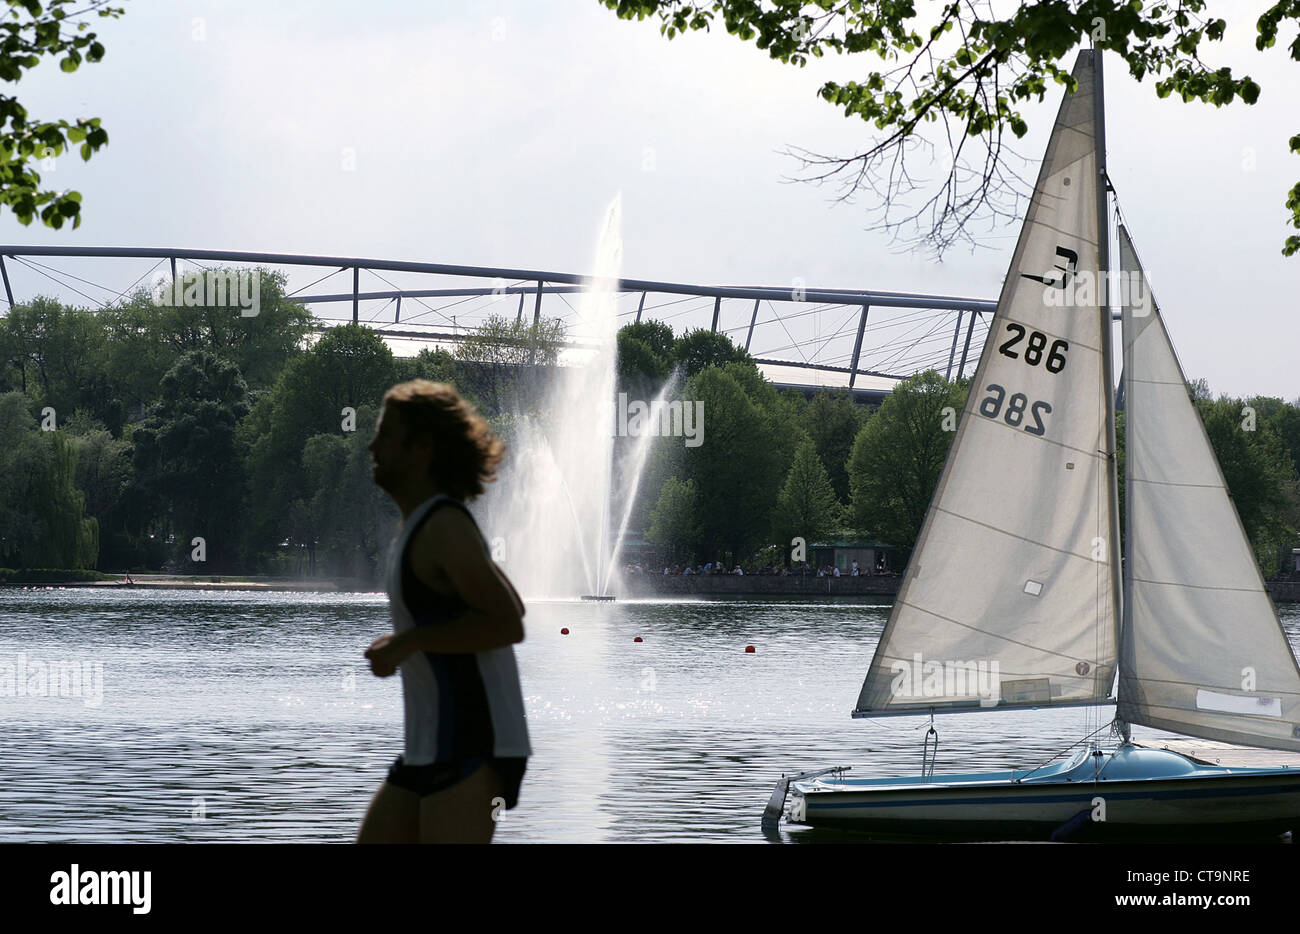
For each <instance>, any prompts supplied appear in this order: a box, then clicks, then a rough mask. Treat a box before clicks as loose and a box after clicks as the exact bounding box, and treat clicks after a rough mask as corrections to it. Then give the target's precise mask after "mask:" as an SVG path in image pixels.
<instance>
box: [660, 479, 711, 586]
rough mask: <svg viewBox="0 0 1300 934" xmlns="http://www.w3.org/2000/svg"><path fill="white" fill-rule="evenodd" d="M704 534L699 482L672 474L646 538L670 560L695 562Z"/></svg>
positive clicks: (665, 486)
mask: <svg viewBox="0 0 1300 934" xmlns="http://www.w3.org/2000/svg"><path fill="white" fill-rule="evenodd" d="M702 534H703V526H702V524H701V522H700V513H699V496H698V493H697V491H696V488H695V481H694V480H684V481H683V480H679V479H677V478H676V477H669V478H668V480H667V482H665V483H664V485H663V488H662V489H660V491H659V500H658V502H656V503H655V507H654V509H652V510H651V511H650V529H649V531H647V532H646V540H647V541H649V542H650V543H651V544H652V545H655V546H657V547H659V548H660V549H662V550H663V551H664V552H666V553H667V554H668V555H669V560H670V561H674V562H676V561H684V562H686V563H687V564H692V563H694V561H695V554H696V550H697V549H698V548H699V545H700V538H701V535H702Z"/></svg>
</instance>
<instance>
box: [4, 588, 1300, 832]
mask: <svg viewBox="0 0 1300 934" xmlns="http://www.w3.org/2000/svg"><path fill="white" fill-rule="evenodd" d="M1283 612H1284V624H1285V626H1286V628H1287V632H1288V635H1289V637H1290V638H1291V641H1292V645H1293V647H1294V646H1295V645H1296V644H1297V643H1300V612H1297V609H1296V608H1284V610H1283ZM888 613H889V608H888V606H887V605H870V604H865V603H826V602H820V603H818V602H803V601H793V600H792V601H773V600H765V601H762V602H747V601H732V602H620V603H614V604H589V603H581V602H576V601H575V602H552V603H530V604H529V610H528V615H527V617H526V619H525V625H526V628H527V640H526V641H525V642H524V643H523V644H521V645H519V646H517V647H516V652H517V654H518V659H519V666H520V674H521V678H522V681H523V689H524V697H525V702H526V704H527V710H528V725H529V730H530V733H531V738H532V744H533V749H534V756H533V758H532V759H531V760H530V761H529V768H528V774H527V777H526V778H525V780H524V785H523V789H522V793H521V797H520V806H519V807H518V808H517V809H515V810H513V811H509V812H506V813H505V814H504V815H503V818H502V821H501V823H500V825H499V826H498V830H497V835H496V840H497V842H501V843H507V842H509V843H530V842H610V841H615V842H652V841H657V842H663V841H704V840H707V841H731V842H742V843H743V842H758V841H761V840H762V839H763V837H762V836H761V834H760V832H759V816H760V814H761V813H762V810H763V806H764V804H765V803H766V801H767V798H768V795H769V793H770V792H771V789H772V786H773V784H774V783H775V781H776V780H777V779H778V778H779V777H780V776H781V774H782V772H786V773H790V772H795V771H801V770H805V769H811V768H817V767H826V766H832V765H851V766H852V767H853V773H854V774H860V775H867V776H871V775H891V774H907V773H914V772H916V771H918V769H919V767H920V763H921V743H922V737H923V735H924V733H925V728H926V726H927V725H928V724H927V723H926V722H925V721H924V720H923V719H922V718H910V717H909V718H889V719H884V720H876V721H866V720H856V721H855V720H851V719H850V717H849V711H850V710H851V709H852V707H853V704H854V702H855V701H856V699H857V693H858V689H859V687H860V686H861V683H862V678H863V675H864V674H865V673H866V670H867V665H868V663H869V662H870V659H871V655H872V651H873V650H874V648H875V644H876V640H877V639H878V637H879V635H880V630H881V628H882V627H883V625H884V623H885V620H886V619H887V617H888ZM564 627H567V628H568V629H569V634H568V635H561V632H560V630H561V628H564ZM388 628H389V621H388V607H387V601H386V598H385V597H384V596H383V595H381V594H295V593H257V592H219V593H203V592H196V591H181V590H143V591H142V590H98V589H90V588H69V589H66V590H61V589H54V590H44V589H42V590H29V591H23V590H14V589H5V590H0V661H7V662H9V663H10V664H13V665H14V666H15V667H17V666H18V664H19V661H20V656H21V657H22V661H23V662H24V663H26V664H27V665H28V666H29V670H30V668H31V667H32V666H34V665H35V664H36V663H38V662H43V663H45V664H46V665H50V664H53V663H69V662H71V663H79V664H83V665H88V666H89V669H88V670H91V671H94V670H99V669H98V668H97V667H96V666H102V672H103V682H102V698H101V699H100V700H99V701H98V702H97V701H96V699H95V698H94V697H93V696H87V694H88V693H90V692H87V691H86V690H85V689H84V688H83V692H82V693H83V696H80V697H76V696H71V697H68V696H65V697H57V696H47V697H31V696H0V736H3V750H2V760H0V761H3V775H4V781H3V782H0V841H4V842H15V841H64V842H105V843H108V842H112V843H117V842H139V843H145V842H150V843H163V842H183V841H184V842H249V841H251V842H311V841H320V842H334V843H344V842H349V841H351V840H352V839H353V838H354V837H355V835H356V831H357V828H358V826H359V824H360V821H361V818H362V815H363V814H364V812H365V809H366V806H367V804H368V803H369V800H370V797H371V795H372V794H373V793H374V790H375V789H376V788H377V787H378V785H379V783H380V782H381V781H382V779H383V777H384V773H385V770H386V769H387V767H388V765H389V763H390V762H391V761H392V760H393V758H394V757H395V756H396V755H397V754H398V753H399V752H400V751H401V737H402V709H401V694H400V691H401V688H400V684H399V681H398V679H397V678H389V679H382V680H381V679H377V678H375V677H373V676H372V675H371V674H370V673H369V669H368V668H367V666H366V664H365V661H364V659H363V658H362V652H363V651H364V650H365V648H366V646H367V645H369V643H370V642H371V641H372V640H373V639H374V638H375V637H377V636H379V635H380V634H382V633H383V632H385V631H387V630H388ZM636 636H640V637H641V638H642V639H643V640H644V641H643V642H641V643H636V642H634V641H633V639H634V638H635V637H636ZM746 645H753V646H754V647H755V649H756V651H755V652H754V653H753V654H747V653H746V652H745V647H746ZM1111 713H1112V708H1106V707H1102V708H1096V709H1086V708H1085V709H1072V710H1058V711H1041V712H1032V711H1026V712H1015V713H1005V712H1004V713H990V714H979V713H974V714H962V715H960V716H949V717H941V718H939V722H938V728H939V732H940V749H939V768H938V771H940V772H943V771H964V770H971V769H985V768H989V769H993V768H999V769H1001V768H1011V767H1023V766H1032V765H1037V764H1039V763H1040V762H1042V761H1043V760H1045V759H1046V758H1048V757H1050V756H1052V755H1053V754H1055V753H1057V752H1059V751H1061V750H1062V749H1064V748H1065V747H1067V746H1069V745H1070V744H1072V743H1073V742H1075V741H1076V740H1077V739H1079V738H1080V737H1081V736H1083V735H1084V734H1085V733H1087V732H1089V731H1090V730H1091V729H1093V728H1095V726H1096V725H1097V722H1098V720H1099V718H1100V719H1105V720H1108V719H1109V717H1110V715H1111ZM1161 735H1163V734H1159V733H1157V732H1156V731H1152V730H1143V729H1135V730H1134V737H1135V739H1138V740H1139V741H1141V740H1144V739H1155V738H1157V737H1159V736H1161ZM783 837H784V839H787V840H791V841H805V842H808V841H813V840H817V839H825V837H820V838H819V837H818V836H816V835H814V833H813V832H811V831H806V830H801V829H795V830H793V831H783Z"/></svg>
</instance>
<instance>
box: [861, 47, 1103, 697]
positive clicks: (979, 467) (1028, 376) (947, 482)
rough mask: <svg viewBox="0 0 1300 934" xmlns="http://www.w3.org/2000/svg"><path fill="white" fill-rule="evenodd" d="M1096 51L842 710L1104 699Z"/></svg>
mask: <svg viewBox="0 0 1300 934" xmlns="http://www.w3.org/2000/svg"><path fill="white" fill-rule="evenodd" d="M1098 57H1099V56H1098V53H1095V52H1087V51H1085V52H1083V53H1081V54H1080V57H1079V60H1078V61H1077V62H1076V64H1075V68H1074V78H1075V80H1076V81H1077V82H1078V87H1077V89H1076V91H1075V92H1074V93H1073V94H1070V95H1067V96H1066V98H1065V100H1064V102H1063V103H1062V104H1061V109H1060V112H1059V114H1058V115H1057V118H1056V124H1055V126H1054V127H1053V129H1052V136H1051V140H1050V141H1049V143H1048V146H1047V154H1046V156H1045V157H1044V160H1043V165H1042V168H1041V170H1040V173H1039V177H1038V182H1037V185H1036V186H1035V188H1034V194H1033V198H1032V200H1031V203H1030V205H1029V210H1028V213H1027V215H1026V218H1025V223H1024V227H1023V229H1022V231H1021V234H1020V240H1019V242H1018V243H1017V245H1016V250H1015V254H1014V256H1013V258H1012V261H1011V267H1010V270H1009V272H1008V274H1007V278H1006V281H1005V283H1004V284H1003V288H1002V294H1001V296H1000V298H999V300H998V307H997V312H996V313H995V315H994V318H993V321H992V322H991V324H990V328H989V334H988V338H987V341H986V343H985V346H984V351H983V353H982V354H981V357H980V363H979V367H978V369H977V370H976V372H975V376H974V382H973V383H972V384H971V389H970V395H969V397H968V399H967V402H966V406H965V410H964V412H963V414H962V417H961V419H960V421H959V423H958V427H957V434H956V437H955V438H954V439H953V444H952V449H951V451H950V452H949V455H948V461H947V464H946V465H945V467H944V473H943V476H942V478H941V479H940V481H939V487H938V490H937V491H936V493H935V496H934V498H933V500H932V501H931V504H930V509H929V512H928V513H927V516H926V520H925V523H924V526H923V528H922V530H921V534H920V537H919V539H918V541H917V545H916V549H915V551H914V553H913V556H912V559H911V561H910V562H909V564H908V567H907V572H906V575H905V577H904V580H903V585H902V587H901V589H900V592H899V596H898V599H897V601H896V602H895V604H894V608H893V612H892V614H891V615H890V618H889V622H888V624H887V625H886V627H885V630H884V632H883V634H882V635H881V638H880V644H879V646H878V648H877V649H876V653H875V656H874V658H873V659H872V663H871V668H870V670H869V671H868V673H867V678H866V681H865V683H864V684H863V685H862V692H861V694H860V695H859V697H858V704H857V709H856V710H855V711H854V716H879V715H882V714H890V713H918V712H925V711H928V710H953V709H980V708H995V707H998V708H1006V707H1013V708H1014V707H1040V706H1051V705H1065V704H1080V703H1097V702H1102V701H1104V700H1106V698H1107V695H1108V693H1109V691H1110V687H1111V685H1112V683H1113V680H1114V676H1115V654H1116V638H1117V633H1116V630H1117V624H1118V620H1117V611H1116V606H1117V603H1118V593H1117V591H1118V569H1117V561H1116V559H1115V555H1116V553H1117V537H1116V530H1115V528H1114V525H1115V521H1116V520H1115V513H1114V508H1113V505H1112V502H1113V501H1112V490H1113V489H1114V487H1113V483H1114V481H1113V479H1112V477H1113V469H1114V467H1113V456H1112V454H1113V452H1112V441H1111V434H1112V432H1111V427H1110V412H1109V405H1110V399H1109V395H1110V376H1109V373H1110V367H1109V355H1110V323H1109V310H1108V309H1103V308H1102V307H1101V303H1102V298H1101V295H1099V288H1098V287H1099V285H1101V283H1100V282H1099V281H1098V275H1097V271H1098V270H1099V268H1101V266H1102V262H1101V259H1102V257H1101V255H1100V250H1099V246H1098V243H1099V236H1098V231H1099V228H1100V224H1099V217H1098V211H1099V209H1098V200H1099V199H1098V190H1097V186H1098V179H1099V173H1100V170H1101V168H1102V166H1101V160H1100V157H1099V146H1098V142H1097V138H1098V135H1099V129H1100V127H1099V125H1098V113H1099V111H1100V107H1099V103H1098V101H1097V100H1094V92H1095V91H1099V88H1097V87H1096V85H1097V83H1098V82H1099V81H1100V75H1099V73H1098V67H1099V65H1098Z"/></svg>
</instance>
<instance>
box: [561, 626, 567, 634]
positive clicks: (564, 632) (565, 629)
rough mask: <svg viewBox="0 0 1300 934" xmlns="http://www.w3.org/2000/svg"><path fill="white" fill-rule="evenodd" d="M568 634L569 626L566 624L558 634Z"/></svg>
mask: <svg viewBox="0 0 1300 934" xmlns="http://www.w3.org/2000/svg"><path fill="white" fill-rule="evenodd" d="M568 634H569V627H567V626H566V627H564V628H563V629H561V630H560V635H562V636H567V635H568Z"/></svg>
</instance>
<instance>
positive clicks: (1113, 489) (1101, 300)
mask: <svg viewBox="0 0 1300 934" xmlns="http://www.w3.org/2000/svg"><path fill="white" fill-rule="evenodd" d="M1092 54H1093V78H1092V80H1093V107H1094V108H1095V110H1094V117H1093V126H1094V127H1095V132H1096V134H1097V137H1096V146H1097V265H1098V273H1099V275H1098V280H1099V281H1098V284H1097V305H1098V314H1100V315H1101V334H1102V346H1101V351H1102V353H1101V359H1102V373H1103V377H1102V378H1103V380H1104V381H1105V387H1106V391H1105V392H1104V393H1103V394H1102V395H1103V396H1104V397H1105V399H1106V432H1107V437H1108V442H1109V445H1110V450H1109V451H1108V452H1107V454H1108V461H1109V466H1108V468H1107V478H1108V483H1107V485H1108V486H1109V488H1110V490H1109V495H1108V496H1107V497H1106V500H1107V508H1108V509H1109V511H1110V529H1111V533H1112V534H1111V539H1112V541H1111V542H1109V543H1108V544H1109V548H1110V565H1111V573H1110V586H1111V590H1112V600H1113V601H1114V604H1113V605H1114V606H1117V607H1120V608H1121V619H1122V623H1121V625H1120V641H1121V643H1122V642H1123V638H1124V631H1125V630H1126V629H1127V628H1128V623H1129V618H1128V617H1129V612H1130V607H1129V599H1128V598H1129V588H1128V578H1129V573H1130V570H1129V568H1128V567H1127V565H1126V564H1124V563H1123V562H1122V560H1121V549H1120V543H1119V537H1120V532H1119V475H1118V474H1119V471H1118V467H1119V463H1118V455H1117V447H1116V443H1115V376H1114V367H1113V361H1112V357H1113V356H1114V354H1113V352H1112V344H1113V338H1112V335H1111V330H1112V324H1111V317H1110V214H1109V212H1108V210H1107V199H1106V189H1107V188H1108V187H1109V182H1108V181H1107V178H1106V106H1105V101H1106V94H1105V90H1104V85H1103V83H1102V67H1101V66H1102V51H1101V49H1093V52H1092ZM1125 372H1126V373H1127V370H1126V371H1125ZM1127 404H1128V397H1127V395H1126V396H1125V405H1127ZM1126 473H1127V472H1126ZM1128 492H1129V491H1128V488H1127V487H1125V493H1126V495H1125V501H1124V502H1125V506H1126V508H1131V504H1132V501H1133V500H1132V496H1130V495H1128ZM1121 566H1123V567H1124V585H1123V587H1122V588H1121V585H1120V568H1121ZM1115 649H1116V653H1117V654H1119V646H1118V645H1116V646H1115ZM1121 667H1122V662H1121ZM1120 731H1121V733H1122V734H1123V736H1124V738H1125V739H1126V740H1127V739H1128V724H1126V723H1120Z"/></svg>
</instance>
